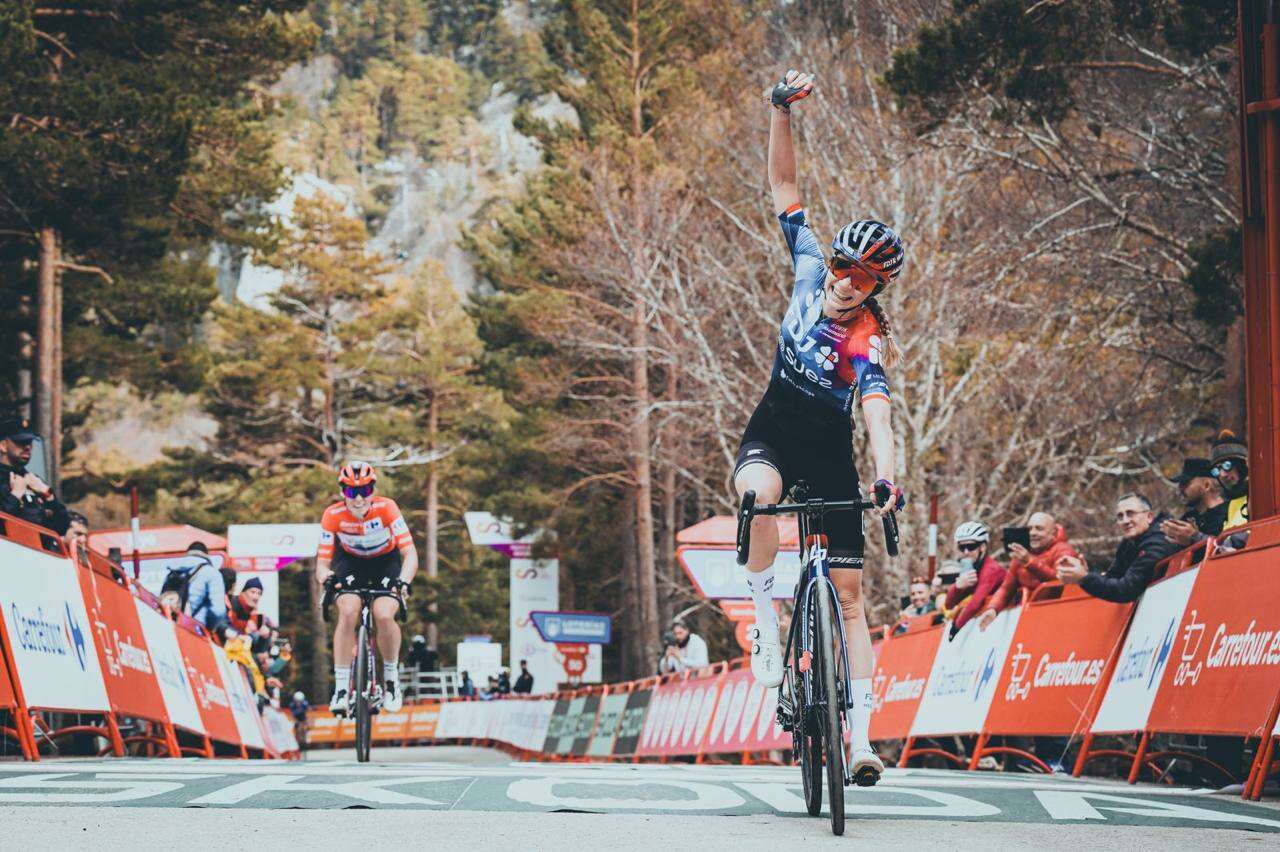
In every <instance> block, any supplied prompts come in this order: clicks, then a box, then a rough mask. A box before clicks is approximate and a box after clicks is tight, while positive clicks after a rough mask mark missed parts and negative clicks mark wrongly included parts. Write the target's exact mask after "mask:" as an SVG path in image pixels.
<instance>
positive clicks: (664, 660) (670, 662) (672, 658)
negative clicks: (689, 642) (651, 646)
mask: <svg viewBox="0 0 1280 852" xmlns="http://www.w3.org/2000/svg"><path fill="white" fill-rule="evenodd" d="M662 646H663V651H662V656H661V657H659V658H658V674H660V675H664V674H672V673H673V672H682V671H684V658H683V657H681V655H680V645H679V644H678V643H677V642H676V634H675V633H674V632H672V631H670V630H668V631H667V632H666V633H663V634H662Z"/></svg>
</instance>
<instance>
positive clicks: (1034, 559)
mask: <svg viewBox="0 0 1280 852" xmlns="http://www.w3.org/2000/svg"><path fill="white" fill-rule="evenodd" d="M1064 556H1074V557H1076V558H1079V556H1080V554H1078V553H1076V549H1075V548H1074V547H1073V546H1072V545H1071V542H1069V541H1067V531H1066V530H1065V529H1063V528H1062V524H1058V529H1057V530H1056V531H1055V532H1054V534H1053V541H1051V542H1049V546H1048V547H1046V548H1045V549H1044V550H1041V551H1040V552H1038V553H1037V552H1035V551H1032V552H1031V556H1030V558H1028V559H1027V560H1026V561H1025V562H1023V561H1022V560H1019V559H1015V560H1013V561H1012V562H1010V563H1009V573H1008V574H1007V575H1005V578H1004V582H1003V583H1001V584H1000V588H998V589H996V591H995V594H993V595H992V596H991V598H990V600H988V601H987V605H986V607H984V609H994V610H996V611H997V612H999V611H1000V610H1002V609H1004V608H1005V607H1006V606H1010V605H1012V604H1016V603H1017V602H1018V590H1019V589H1028V590H1030V589H1034V588H1036V587H1037V586H1039V585H1040V584H1041V583H1043V582H1045V581H1047V580H1056V579H1058V571H1057V568H1056V566H1057V564H1058V560H1059V559H1061V558H1062V557H1064Z"/></svg>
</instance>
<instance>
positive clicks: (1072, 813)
mask: <svg viewBox="0 0 1280 852" xmlns="http://www.w3.org/2000/svg"><path fill="white" fill-rule="evenodd" d="M1036 798H1037V799H1039V800H1040V804H1041V805H1043V806H1044V809H1045V810H1046V811H1047V812H1048V813H1049V816H1051V817H1053V818H1054V819H1057V820H1084V819H1099V820H1105V819H1106V817H1105V816H1103V815H1102V813H1101V811H1115V812H1116V813H1121V814H1134V815H1136V816H1146V817H1157V818H1159V819H1191V820H1197V821H1199V822H1234V823H1243V824H1244V825H1265V826H1267V827H1268V828H1280V820H1274V819H1263V818H1262V817H1255V816H1250V815H1248V814H1233V813H1227V812H1226V811H1216V810H1210V809H1208V808H1198V807H1196V806H1194V805H1180V804H1177V803H1176V802H1152V801H1144V800H1143V799H1140V798H1137V797H1134V796H1111V795H1107V794H1105V793H1089V792H1078V791H1075V790H1037V791H1036ZM1102 802H1110V804H1101V803H1102Z"/></svg>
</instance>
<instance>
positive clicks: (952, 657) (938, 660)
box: [911, 608, 1022, 737]
mask: <svg viewBox="0 0 1280 852" xmlns="http://www.w3.org/2000/svg"><path fill="white" fill-rule="evenodd" d="M1021 612H1022V610H1021V608H1014V609H1006V610H1005V611H1004V612H1002V613H1000V614H999V615H997V616H996V618H995V620H994V621H993V622H991V626H990V627H988V628H987V629H986V630H983V629H982V628H981V627H980V626H979V625H978V619H977V618H975V619H973V620H972V621H970V622H969V623H968V624H966V625H965V626H964V628H963V629H961V631H960V632H959V633H958V634H956V638H955V639H952V640H951V641H950V642H947V641H943V642H942V644H941V645H939V646H938V653H937V656H935V657H934V658H933V669H932V670H931V671H930V672H929V682H928V684H927V685H926V686H925V688H924V698H923V699H921V701H920V708H919V709H918V710H917V711H916V718H915V722H914V723H913V724H912V726H911V736H913V737H919V736H930V735H933V734H963V733H971V732H977V731H981V730H982V726H983V724H984V723H985V722H986V720H987V711H988V710H990V709H991V699H992V698H993V697H994V696H995V692H996V682H997V681H999V680H1000V672H1001V671H1002V670H1003V668H1004V661H1005V657H1006V656H1007V655H1008V653H1009V643H1010V642H1011V641H1012V640H1013V631H1014V630H1015V629H1016V628H1017V626H1018V618H1019V616H1020V615H1021Z"/></svg>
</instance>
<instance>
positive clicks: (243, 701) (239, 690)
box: [213, 645, 266, 748]
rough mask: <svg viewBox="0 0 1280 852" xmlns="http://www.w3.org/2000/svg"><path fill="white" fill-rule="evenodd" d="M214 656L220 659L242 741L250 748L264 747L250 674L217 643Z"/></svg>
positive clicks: (223, 681) (219, 667) (221, 670)
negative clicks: (250, 685) (250, 688)
mask: <svg viewBox="0 0 1280 852" xmlns="http://www.w3.org/2000/svg"><path fill="white" fill-rule="evenodd" d="M213 657H214V659H215V660H217V661H218V670H219V671H220V672H221V673H222V683H223V686H224V687H226V690H227V698H228V699H229V700H230V701H231V715H233V716H235V719H236V730H237V731H239V732H240V742H242V743H244V744H245V745H247V746H248V747H249V748H264V747H265V745H266V743H264V742H263V741H262V728H261V727H259V725H258V703H257V701H255V700H254V697H253V693H252V692H251V691H250V690H249V682H248V680H246V678H247V677H248V675H246V674H245V673H244V672H243V671H241V670H240V667H239V666H238V665H236V664H235V663H233V662H231V660H229V659H227V652H226V651H224V650H222V649H221V648H219V647H218V646H217V645H214V646H213Z"/></svg>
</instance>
